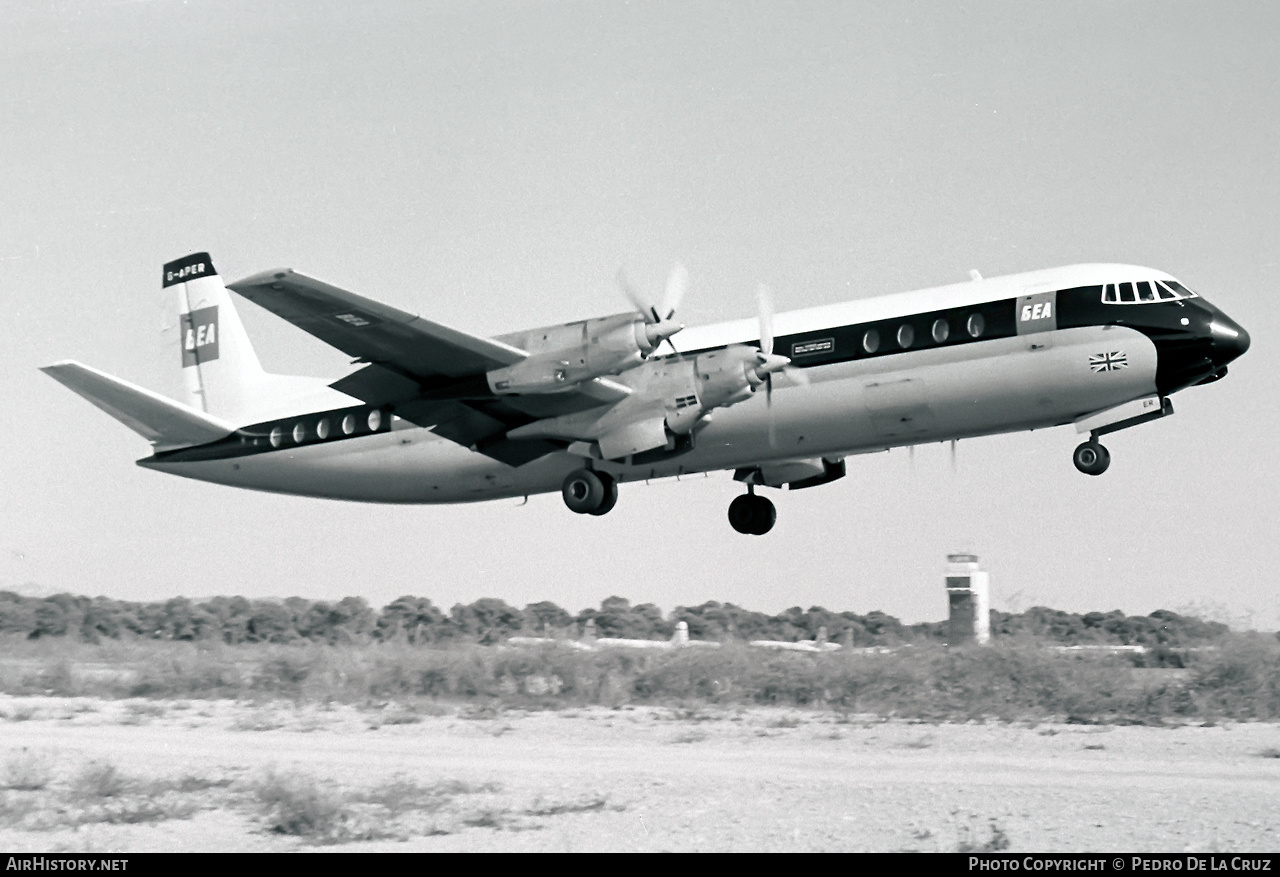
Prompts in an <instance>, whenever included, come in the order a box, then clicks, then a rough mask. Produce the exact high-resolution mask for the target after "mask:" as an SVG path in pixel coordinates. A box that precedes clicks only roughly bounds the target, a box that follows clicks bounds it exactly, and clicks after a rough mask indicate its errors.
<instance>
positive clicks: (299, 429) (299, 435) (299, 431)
mask: <svg viewBox="0 0 1280 877" xmlns="http://www.w3.org/2000/svg"><path fill="white" fill-rule="evenodd" d="M306 437H307V425H306V424H305V423H299V424H298V425H297V426H295V427H294V428H293V440H294V441H295V442H297V443H298V444H302V440H303V439H305V438H306Z"/></svg>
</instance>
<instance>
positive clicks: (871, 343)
mask: <svg viewBox="0 0 1280 877" xmlns="http://www.w3.org/2000/svg"><path fill="white" fill-rule="evenodd" d="M862 349H863V350H865V351H866V352H867V353H875V352H876V351H877V350H879V349H880V333H879V332H877V331H876V330H875V329H868V330H867V331H866V334H865V335H863V336H862Z"/></svg>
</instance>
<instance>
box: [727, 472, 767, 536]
mask: <svg viewBox="0 0 1280 877" xmlns="http://www.w3.org/2000/svg"><path fill="white" fill-rule="evenodd" d="M777 520H778V510H777V509H776V508H774V507H773V503H771V502H770V501H769V500H767V499H765V498H764V497H763V496H756V489H755V486H754V485H751V484H748V485H747V492H746V493H744V494H743V495H742V496H740V497H738V498H737V499H735V500H734V501H733V502H731V503H729V524H730V525H731V526H732V527H733V529H735V530H737V531H738V532H739V533H747V534H749V535H751V536H763V535H764V534H765V533H768V532H769V531H770V530H772V529H773V525H774V523H775V522H776V521H777Z"/></svg>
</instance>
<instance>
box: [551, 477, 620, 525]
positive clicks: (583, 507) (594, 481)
mask: <svg viewBox="0 0 1280 877" xmlns="http://www.w3.org/2000/svg"><path fill="white" fill-rule="evenodd" d="M609 480H610V481H612V480H613V479H609ZM560 495H561V496H563V497H564V504H565V505H567V506H568V507H569V511H571V512H576V513H578V514H580V515H589V514H593V513H594V512H595V511H596V509H599V508H601V507H602V506H603V504H604V502H605V499H606V496H607V494H606V491H605V486H604V482H603V481H602V480H601V479H600V476H599V475H598V474H597V473H595V472H592V471H591V470H590V469H574V470H573V471H572V472H570V473H569V474H568V475H567V476H565V479H564V485H563V486H562V487H561V488H560Z"/></svg>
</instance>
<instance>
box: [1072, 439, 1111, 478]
mask: <svg viewBox="0 0 1280 877" xmlns="http://www.w3.org/2000/svg"><path fill="white" fill-rule="evenodd" d="M1071 462H1073V463H1075V464H1076V468H1077V469H1079V470H1080V471H1081V472H1083V473H1084V474H1086V475H1101V474H1102V473H1103V472H1106V471H1107V467H1108V466H1110V465H1111V452H1110V451H1108V450H1107V449H1106V448H1104V447H1103V446H1102V445H1101V444H1100V443H1099V442H1098V440H1097V439H1094V438H1091V439H1089V440H1088V441H1087V442H1085V443H1084V444H1082V445H1080V446H1079V447H1077V448H1076V449H1075V453H1073V454H1072V455H1071Z"/></svg>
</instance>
